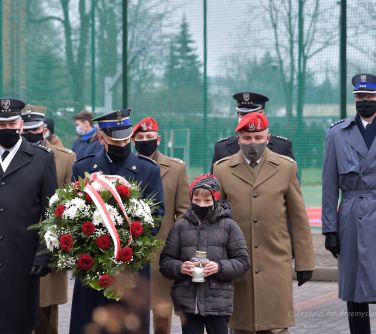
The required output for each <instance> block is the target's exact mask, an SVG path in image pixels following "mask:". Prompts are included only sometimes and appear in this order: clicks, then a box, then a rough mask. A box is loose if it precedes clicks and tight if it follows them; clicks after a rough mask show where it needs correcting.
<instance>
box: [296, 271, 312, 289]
mask: <svg viewBox="0 0 376 334" xmlns="http://www.w3.org/2000/svg"><path fill="white" fill-rule="evenodd" d="M312 273H313V271H297V272H296V279H297V280H298V286H301V285H303V284H304V283H305V282H308V281H309V280H310V279H311V278H312Z"/></svg>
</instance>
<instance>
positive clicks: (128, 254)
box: [119, 246, 133, 262]
mask: <svg viewBox="0 0 376 334" xmlns="http://www.w3.org/2000/svg"><path fill="white" fill-rule="evenodd" d="M132 256H133V251H132V248H130V247H128V246H127V247H123V248H122V249H121V250H120V256H119V260H120V261H122V262H129V261H130V260H132Z"/></svg>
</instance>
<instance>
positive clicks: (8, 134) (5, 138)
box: [0, 129, 20, 148]
mask: <svg viewBox="0 0 376 334" xmlns="http://www.w3.org/2000/svg"><path fill="white" fill-rule="evenodd" d="M18 139H20V129H3V130H0V145H1V146H2V147H4V148H11V147H13V146H14V145H16V143H17V141H18Z"/></svg>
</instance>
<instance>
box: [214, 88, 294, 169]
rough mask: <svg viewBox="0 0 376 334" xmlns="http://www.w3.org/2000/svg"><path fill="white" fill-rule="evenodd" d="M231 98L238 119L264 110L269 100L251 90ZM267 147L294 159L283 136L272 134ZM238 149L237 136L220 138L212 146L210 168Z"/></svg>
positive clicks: (289, 146) (289, 145)
mask: <svg viewBox="0 0 376 334" xmlns="http://www.w3.org/2000/svg"><path fill="white" fill-rule="evenodd" d="M233 98H234V99H235V100H236V102H237V106H236V112H237V115H238V121H240V120H241V119H242V117H243V116H245V115H247V114H249V113H251V112H255V111H257V112H264V109H265V103H266V102H267V101H269V98H267V97H266V96H264V95H261V94H257V93H251V92H243V93H237V94H234V95H233ZM268 148H269V149H270V150H271V151H273V152H275V153H278V154H282V155H286V156H288V157H290V158H292V159H294V160H295V157H294V153H293V152H292V144H291V141H290V140H288V139H287V138H285V137H281V136H273V135H272V136H271V138H270V141H269V144H268ZM239 149H240V148H239V144H238V136H231V137H226V138H223V139H220V140H219V141H218V142H216V143H215V146H214V155H213V160H212V168H211V169H212V170H213V165H214V163H215V162H216V161H218V160H221V159H222V158H225V157H228V156H230V155H233V154H235V153H238V152H239Z"/></svg>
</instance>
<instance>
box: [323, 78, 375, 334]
mask: <svg viewBox="0 0 376 334" xmlns="http://www.w3.org/2000/svg"><path fill="white" fill-rule="evenodd" d="M352 84H353V85H354V91H353V93H354V97H355V104H356V111H357V113H356V115H355V116H351V117H348V118H346V119H344V120H341V121H338V122H336V123H334V124H332V125H331V126H330V128H329V130H328V133H327V138H326V147H325V157H324V165H323V172H322V224H323V225H322V232H323V234H324V235H325V236H326V237H325V248H326V249H327V250H329V251H330V252H331V253H332V254H333V255H334V256H335V257H336V258H338V276H339V277H338V285H339V298H341V299H342V300H344V301H346V302H347V309H348V318H349V326H350V332H351V333H352V334H354V333H357V334H358V333H359V334H368V333H371V328H370V320H369V307H368V304H369V303H375V302H376V280H375V277H376V256H375V254H376V243H375V240H376V225H375V222H376V177H375V176H376V143H375V137H376V76H375V75H372V74H363V73H362V74H357V75H355V76H354V77H353V79H352ZM340 193H341V203H340V205H339V207H338V199H339V195H340Z"/></svg>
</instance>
